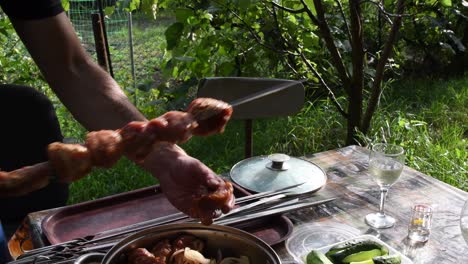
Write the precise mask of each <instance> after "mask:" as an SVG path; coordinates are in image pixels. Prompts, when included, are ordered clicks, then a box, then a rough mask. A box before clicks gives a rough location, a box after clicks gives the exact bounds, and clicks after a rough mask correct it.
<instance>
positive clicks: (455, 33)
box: [397, 0, 468, 75]
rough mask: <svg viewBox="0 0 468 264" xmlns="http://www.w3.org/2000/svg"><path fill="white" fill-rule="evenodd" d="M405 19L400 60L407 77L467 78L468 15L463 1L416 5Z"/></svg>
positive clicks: (399, 46) (399, 54)
mask: <svg viewBox="0 0 468 264" xmlns="http://www.w3.org/2000/svg"><path fill="white" fill-rule="evenodd" d="M407 12H408V13H410V14H412V15H411V16H409V17H407V18H405V20H404V25H403V27H402V30H401V39H402V41H401V42H400V43H399V45H398V46H397V47H398V51H399V52H397V55H398V57H397V59H398V60H400V61H401V63H402V64H403V66H404V67H403V69H404V70H405V72H406V74H407V75H409V74H415V75H419V74H421V73H429V74H440V73H441V72H442V73H446V74H463V64H465V65H466V63H467V62H468V56H467V51H466V47H467V45H468V37H467V34H468V33H467V32H468V12H467V9H466V7H464V6H463V3H462V1H455V2H453V3H452V1H450V0H448V1H432V3H426V2H413V3H410V4H409V5H408V11H407Z"/></svg>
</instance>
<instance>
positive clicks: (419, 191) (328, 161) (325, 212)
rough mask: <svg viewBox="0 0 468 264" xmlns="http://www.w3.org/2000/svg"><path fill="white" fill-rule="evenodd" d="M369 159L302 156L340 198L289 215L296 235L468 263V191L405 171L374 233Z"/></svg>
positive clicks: (36, 230)
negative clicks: (419, 213)
mask: <svg viewBox="0 0 468 264" xmlns="http://www.w3.org/2000/svg"><path fill="white" fill-rule="evenodd" d="M368 155H369V151H368V149H366V148H363V147H359V146H348V147H344V148H339V149H335V150H330V151H325V152H321V153H316V154H312V155H309V156H306V157H304V158H306V159H308V160H310V161H311V162H313V163H315V164H316V165H318V166H320V167H321V168H322V169H323V170H324V171H325V172H326V174H327V177H328V182H327V184H326V186H325V187H324V188H322V189H321V190H320V191H318V192H317V193H316V197H317V199H322V198H330V197H335V196H339V199H337V200H335V201H333V202H329V203H326V204H322V205H319V206H315V207H311V208H306V209H302V210H298V211H295V212H292V213H288V214H287V215H286V216H287V217H288V218H290V219H291V220H292V222H293V224H294V230H295V231H293V236H297V235H301V234H298V233H297V232H298V231H300V230H307V229H304V228H303V227H304V226H307V225H314V224H318V225H323V226H339V227H340V228H343V227H345V228H348V229H349V230H350V232H354V233H355V234H356V235H363V234H371V235H375V236H377V237H378V238H379V239H381V240H382V241H384V242H385V243H387V244H388V245H390V246H391V247H393V248H395V249H396V250H397V251H399V252H400V253H402V254H404V255H406V256H407V257H409V258H410V259H411V260H413V262H414V263H457V264H458V263H468V245H467V244H466V243H465V241H464V240H463V238H462V236H461V230H460V227H459V217H460V212H461V208H462V206H463V203H464V201H465V200H466V199H467V198H468V193H466V192H464V191H462V190H460V189H457V188H455V187H452V186H450V185H448V184H445V183H443V182H441V181H439V180H437V179H434V178H432V177H430V176H427V175H424V174H423V173H420V172H418V171H416V170H414V169H412V168H409V167H405V168H404V170H403V173H402V175H401V177H400V179H399V180H398V181H397V182H396V183H395V184H394V185H393V186H392V188H391V189H390V192H389V194H388V196H387V200H386V206H385V212H386V213H387V214H390V215H391V216H393V217H395V218H396V220H397V222H396V224H395V226H394V227H392V228H388V229H374V228H371V227H370V226H368V225H367V224H366V223H365V222H364V217H365V215H367V214H368V213H371V212H376V211H378V209H379V203H380V192H379V188H378V186H377V185H376V184H375V183H374V182H373V180H372V179H371V177H370V176H369V175H368V172H367V165H368ZM416 203H425V204H430V205H432V207H433V209H434V214H433V222H432V229H431V235H430V238H429V241H427V242H426V243H422V244H421V243H420V244H416V245H414V244H410V243H409V242H408V239H407V238H406V236H407V233H408V224H409V221H410V217H411V214H410V212H411V208H412V206H413V205H414V204H416ZM52 210H55V209H52ZM50 212H51V210H47V211H41V212H34V213H31V214H29V215H28V216H27V218H26V219H25V222H26V223H27V224H28V225H29V232H30V236H31V239H32V244H33V245H34V247H40V246H42V245H47V244H48V242H47V239H46V238H45V236H44V234H43V233H42V230H41V221H42V219H43V218H44V217H45V216H46V215H47V214H49V213H50ZM305 232H307V231H305ZM324 232H326V229H324ZM274 249H275V251H276V252H277V253H278V255H279V256H280V257H281V259H282V260H283V263H296V262H295V261H294V258H293V257H292V256H291V255H290V254H289V253H288V250H287V248H286V243H281V244H279V245H277V246H274Z"/></svg>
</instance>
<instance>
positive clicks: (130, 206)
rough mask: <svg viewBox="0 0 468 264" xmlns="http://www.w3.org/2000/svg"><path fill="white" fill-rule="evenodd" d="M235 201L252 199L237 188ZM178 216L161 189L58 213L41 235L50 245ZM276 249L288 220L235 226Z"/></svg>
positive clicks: (44, 225)
mask: <svg viewBox="0 0 468 264" xmlns="http://www.w3.org/2000/svg"><path fill="white" fill-rule="evenodd" d="M234 194H235V196H236V197H242V196H247V195H250V193H249V192H247V191H245V190H244V189H242V188H240V187H239V186H237V185H235V184H234ZM176 212H178V210H177V209H176V208H175V207H173V206H172V205H171V204H170V203H169V201H168V200H167V199H166V196H165V195H164V194H163V193H162V191H161V189H160V188H159V186H158V185H156V186H151V187H146V188H143V189H138V190H134V191H130V192H126V193H122V194H117V195H113V196H108V197H104V198H101V199H97V200H93V201H88V202H84V203H79V204H75V205H71V206H67V207H63V208H61V209H58V210H56V211H54V212H52V213H50V214H49V215H47V216H46V217H45V218H44V219H43V221H42V231H43V233H44V235H45V236H46V238H47V239H48V240H49V242H50V243H51V244H58V243H61V242H66V241H70V240H72V239H75V238H80V237H84V236H87V235H94V234H97V233H99V232H103V231H108V230H111V229H115V228H118V227H124V226H127V225H131V224H135V223H139V222H143V221H147V220H150V219H154V218H157V217H161V216H166V215H169V214H173V213H176ZM232 226H233V227H236V228H239V229H242V230H244V231H247V232H249V233H251V234H253V235H255V236H257V237H259V238H260V239H262V240H263V241H265V242H266V243H267V244H268V245H270V246H274V245H277V244H279V243H281V242H283V241H284V240H285V239H287V238H288V237H289V235H290V234H291V232H292V229H293V225H292V223H291V221H290V220H289V219H288V218H287V217H285V216H271V217H264V218H262V219H256V220H253V221H248V222H243V223H239V224H235V225H232Z"/></svg>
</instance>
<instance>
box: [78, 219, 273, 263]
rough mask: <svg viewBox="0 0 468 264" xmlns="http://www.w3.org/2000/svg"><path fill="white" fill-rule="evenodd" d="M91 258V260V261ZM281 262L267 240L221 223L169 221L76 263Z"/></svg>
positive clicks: (84, 257)
mask: <svg viewBox="0 0 468 264" xmlns="http://www.w3.org/2000/svg"><path fill="white" fill-rule="evenodd" d="M87 259H88V260H89V261H90V262H89V261H87ZM84 263H88V264H89V263H93V264H94V263H100V264H253V263H256V264H258V263H262V264H263V263H265V264H281V260H280V258H279V257H278V255H277V254H276V253H275V251H274V250H273V249H272V248H271V247H270V246H269V245H268V244H266V243H265V242H264V241H262V240H261V239H259V238H257V237H256V236H254V235H251V234H249V233H247V232H245V231H242V230H239V229H237V228H233V227H228V226H221V225H209V226H206V225H202V224H169V225H163V226H157V227H153V228H149V229H145V230H143V231H140V232H138V233H135V234H133V235H131V236H129V237H127V238H125V239H123V240H121V241H120V242H119V243H117V244H116V245H115V246H114V247H112V249H110V250H109V251H108V252H107V254H105V255H104V256H103V258H102V260H101V259H97V256H96V255H89V256H88V257H87V256H86V255H85V256H83V258H81V259H78V260H77V261H76V262H75V264H84Z"/></svg>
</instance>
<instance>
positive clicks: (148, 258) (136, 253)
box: [127, 248, 166, 264]
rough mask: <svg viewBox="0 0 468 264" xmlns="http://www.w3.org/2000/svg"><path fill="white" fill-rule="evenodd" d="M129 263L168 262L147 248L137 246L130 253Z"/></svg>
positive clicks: (163, 263) (151, 263)
mask: <svg viewBox="0 0 468 264" xmlns="http://www.w3.org/2000/svg"><path fill="white" fill-rule="evenodd" d="M127 256H128V264H166V261H161V260H159V259H157V258H156V257H155V256H154V255H153V254H152V253H151V252H149V251H148V250H147V249H146V248H136V249H133V250H131V251H130V252H129V253H128V255H127Z"/></svg>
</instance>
